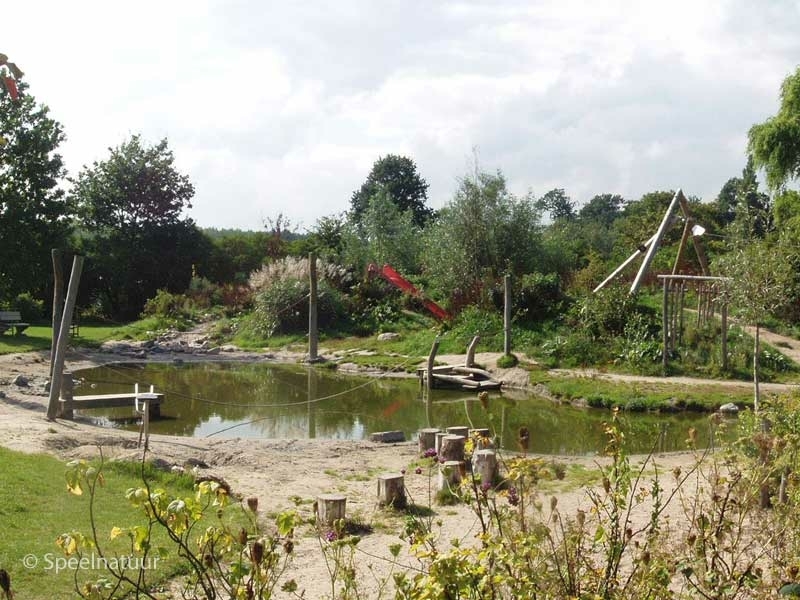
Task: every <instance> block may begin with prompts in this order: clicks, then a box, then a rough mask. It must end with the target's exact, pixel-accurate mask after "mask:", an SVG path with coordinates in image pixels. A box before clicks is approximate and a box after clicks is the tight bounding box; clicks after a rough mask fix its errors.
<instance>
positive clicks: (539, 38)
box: [0, 0, 800, 231]
mask: <svg viewBox="0 0 800 600" xmlns="http://www.w3.org/2000/svg"><path fill="white" fill-rule="evenodd" d="M0 14H2V17H3V23H4V27H3V30H2V33H0V52H2V53H5V54H7V55H8V57H9V60H10V61H13V62H15V63H17V65H18V66H19V67H20V68H21V69H22V70H23V71H24V72H25V80H26V81H27V82H28V84H29V85H30V89H29V93H31V94H32V95H33V96H34V97H35V98H36V99H37V101H38V102H40V103H43V104H46V105H47V106H48V107H49V108H50V116H51V117H52V118H54V119H55V120H57V121H58V122H59V123H61V124H62V126H63V127H64V130H65V133H66V136H67V141H66V142H65V143H64V144H63V145H62V146H61V148H60V152H61V154H62V155H63V157H64V159H65V162H66V166H67V169H68V170H69V173H70V175H72V176H75V175H77V174H78V172H79V171H80V170H81V169H82V168H83V167H84V166H90V165H91V164H92V162H94V161H97V160H103V159H105V158H107V157H108V156H109V148H111V147H116V146H119V145H120V144H122V143H123V142H124V141H126V140H127V139H129V138H130V136H131V135H135V134H140V135H141V136H142V138H143V139H144V140H145V141H146V142H147V143H150V144H155V143H157V142H159V141H160V140H161V139H164V138H166V139H167V140H168V143H169V148H170V149H171V150H172V151H173V153H174V155H175V165H176V167H177V168H178V170H179V171H180V172H182V173H185V174H187V175H188V176H189V178H190V180H191V181H192V183H193V184H194V186H195V198H194V200H193V208H192V209H191V210H189V211H188V212H187V214H188V216H190V217H191V218H192V219H194V220H195V222H196V223H197V224H198V225H199V226H201V227H216V228H238V229H246V230H247V229H249V230H258V229H262V228H263V227H265V226H268V225H269V224H270V223H274V222H275V220H276V219H277V218H278V216H279V215H280V216H282V217H283V219H284V220H287V219H288V222H289V223H290V225H291V229H294V230H296V231H308V230H313V228H314V226H315V224H316V222H317V220H318V219H319V218H320V217H325V216H334V215H339V214H341V213H343V212H345V211H347V210H348V208H349V206H350V197H351V195H352V193H353V191H355V190H357V189H358V188H359V187H360V186H361V184H362V183H363V182H364V180H365V179H366V177H367V175H368V174H369V171H370V169H371V168H372V165H373V164H374V163H375V161H376V160H378V159H379V158H380V157H382V156H386V155H387V154H400V155H404V156H408V157H410V158H412V159H413V160H414V161H415V163H416V165H417V170H418V172H419V174H420V175H421V176H422V177H423V178H424V179H425V180H426V181H427V182H428V183H429V184H430V188H429V190H428V198H429V205H430V206H431V207H433V208H435V209H437V208H441V207H443V206H445V205H446V204H447V203H448V202H449V201H450V199H451V198H452V197H453V194H454V192H455V190H456V188H457V186H458V181H459V179H460V178H462V177H464V176H466V175H468V174H469V173H471V172H473V171H474V165H475V163H476V161H477V164H478V166H479V168H481V169H483V170H486V171H489V172H496V171H497V170H500V171H502V173H503V174H504V175H505V177H506V179H507V182H508V188H509V190H510V191H511V192H513V193H515V194H518V195H523V194H526V193H528V192H532V193H533V194H534V195H536V196H537V197H538V196H541V195H543V194H544V193H545V192H547V191H548V190H551V189H553V188H564V189H565V190H566V192H567V194H568V195H569V196H570V197H571V198H572V199H573V201H575V202H576V204H577V205H578V206H581V205H583V204H584V203H586V202H587V201H588V200H589V199H590V198H591V197H592V196H594V195H595V194H601V193H613V194H620V195H622V196H623V197H625V198H626V199H630V200H635V199H638V198H639V197H641V195H642V194H644V193H646V192H649V191H654V190H665V189H667V190H669V189H673V190H674V189H678V188H681V189H683V191H684V192H685V193H686V194H687V195H693V196H698V197H700V198H702V199H703V200H704V201H712V200H713V199H714V198H715V197H716V195H717V193H718V192H719V190H720V188H721V187H722V186H723V184H724V183H725V182H726V181H727V180H728V179H729V178H731V177H736V176H739V175H740V174H741V171H742V168H743V167H744V165H745V162H746V145H747V131H748V129H749V128H750V127H751V126H752V125H753V124H755V123H758V122H762V121H764V120H765V119H767V118H768V117H770V116H771V115H774V114H775V113H776V111H777V109H778V102H779V89H780V84H781V82H782V81H783V79H784V78H785V77H786V76H787V75H789V74H790V73H792V72H794V70H795V69H796V68H797V67H798V64H800V35H797V32H798V31H800V2H797V1H781V0H762V1H759V2H753V1H752V0H731V1H727V0H690V1H684V0H671V1H670V2H655V1H652V2H651V1H646V0H640V1H622V0H620V1H614V0H601V1H598V0H587V1H572V0H554V1H551V0H541V1H539V0H530V1H527V2H526V1H522V0H519V1H517V0H495V1H462V2H455V1H449V0H443V1H436V0H427V1H417V0H404V1H394V0H371V1H370V0H337V1H336V2H318V1H315V0H305V1H303V2H297V1H292V0H284V1H283V2H275V1H273V0H260V1H254V0H227V1H223V0H219V1H213V0H193V1H192V2H183V1H179V0H160V1H158V2H155V1H151V0H140V1H137V2H116V1H109V0H104V1H102V2H94V1H83V0H74V1H72V2H63V0H61V1H59V2H50V1H45V0H26V2H15V3H13V4H12V5H9V6H6V7H4V8H3V11H2V13H0Z"/></svg>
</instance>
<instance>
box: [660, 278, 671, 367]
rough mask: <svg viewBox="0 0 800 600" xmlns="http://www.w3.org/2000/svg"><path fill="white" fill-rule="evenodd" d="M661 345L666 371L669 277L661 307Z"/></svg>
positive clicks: (662, 359)
mask: <svg viewBox="0 0 800 600" xmlns="http://www.w3.org/2000/svg"><path fill="white" fill-rule="evenodd" d="M661 329H662V335H661V345H662V347H663V351H662V353H661V364H662V366H663V367H664V372H665V373H666V371H667V363H668V362H669V358H668V357H669V351H670V348H669V279H666V278H665V279H664V298H663V300H662V307H661Z"/></svg>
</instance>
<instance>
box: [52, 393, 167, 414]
mask: <svg viewBox="0 0 800 600" xmlns="http://www.w3.org/2000/svg"><path fill="white" fill-rule="evenodd" d="M136 397H137V394H135V393H129V394H91V395H86V396H73V397H72V399H71V400H67V399H66V398H61V402H62V403H64V404H67V403H69V404H71V408H72V409H74V410H81V409H89V408H118V407H126V406H129V407H131V408H134V406H135V404H136ZM138 397H139V401H140V402H141V401H142V400H147V401H148V402H149V406H150V416H151V417H158V416H160V415H161V404H162V403H163V402H164V394H157V393H152V392H142V393H139V394H138Z"/></svg>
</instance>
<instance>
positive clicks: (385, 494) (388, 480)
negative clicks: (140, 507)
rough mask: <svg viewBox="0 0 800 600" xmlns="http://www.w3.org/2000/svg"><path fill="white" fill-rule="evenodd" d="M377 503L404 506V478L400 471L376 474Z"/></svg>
mask: <svg viewBox="0 0 800 600" xmlns="http://www.w3.org/2000/svg"><path fill="white" fill-rule="evenodd" d="M378 505H379V506H391V507H392V508H405V507H406V486H405V478H404V477H403V475H401V474H400V473H389V474H386V475H378Z"/></svg>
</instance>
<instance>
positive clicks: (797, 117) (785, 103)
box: [747, 67, 800, 191]
mask: <svg viewBox="0 0 800 600" xmlns="http://www.w3.org/2000/svg"><path fill="white" fill-rule="evenodd" d="M780 98H781V105H780V108H779V109H778V114H776V115H775V116H773V117H770V118H768V119H767V120H766V121H764V122H763V123H759V124H756V125H753V126H752V127H751V128H750V131H749V132H748V134H747V138H748V144H747V148H748V151H749V153H750V155H751V156H752V157H753V163H754V165H755V168H757V169H764V171H765V173H766V176H767V186H768V187H769V188H770V190H773V191H776V190H778V189H780V188H782V187H784V186H785V185H786V184H787V183H788V182H789V181H790V180H792V179H797V177H798V176H800V67H798V68H797V69H796V70H795V72H794V73H793V74H791V75H789V76H788V77H787V78H786V79H784V80H783V84H782V85H781V91H780Z"/></svg>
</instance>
